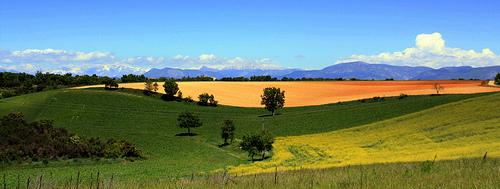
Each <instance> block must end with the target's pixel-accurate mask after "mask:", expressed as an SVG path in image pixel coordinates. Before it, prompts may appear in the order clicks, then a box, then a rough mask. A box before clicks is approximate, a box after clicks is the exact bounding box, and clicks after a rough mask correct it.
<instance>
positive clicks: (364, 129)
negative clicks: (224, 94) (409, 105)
mask: <svg viewBox="0 0 500 189" xmlns="http://www.w3.org/2000/svg"><path fill="white" fill-rule="evenodd" d="M499 101H500V94H494V95H490V96H485V97H479V98H474V99H469V100H465V101H460V102H455V103H451V104H446V105H442V106H438V107H435V108H432V109H429V110H426V111H422V112H418V113H413V114H409V115H406V116H402V117H398V118H394V119H389V120H385V121H382V122H378V123H374V124H369V125H365V126H360V127H354V128H350V129H345V130H339V131H334V132H329V133H321V134H311V135H302V136H291V137H278V138H277V139H276V142H275V144H274V149H273V157H272V158H271V159H270V160H266V161H262V162H255V163H251V164H244V165H240V166H237V167H229V168H228V172H229V173H232V174H238V175H246V174H255V173H263V172H272V171H274V170H275V169H276V167H278V168H279V169H280V170H293V169H299V168H306V169H315V168H327V167H332V166H347V165H363V164H373V163H389V162H413V161H426V160H430V161H433V160H434V159H435V160H446V159H458V158H467V157H482V156H483V155H485V154H486V153H487V156H488V157H500V113H499V112H500V106H498V102H499Z"/></svg>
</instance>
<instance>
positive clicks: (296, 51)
mask: <svg viewBox="0 0 500 189" xmlns="http://www.w3.org/2000/svg"><path fill="white" fill-rule="evenodd" d="M0 4H1V6H0V18H1V19H0V68H4V69H15V70H19V71H33V70H36V69H40V70H44V71H51V70H61V69H62V68H63V69H66V71H68V70H72V69H73V71H75V70H74V68H79V69H81V68H85V67H98V66H105V65H106V66H108V67H109V66H111V67H112V66H128V67H131V68H137V69H140V70H143V71H144V70H147V69H149V68H163V67H179V68H192V67H199V66H202V65H204V66H213V67H217V68H222V67H227V66H233V65H253V66H257V67H259V66H260V67H275V68H276V67H285V68H288V67H290V68H302V69H321V68H324V67H326V66H330V65H333V64H335V63H339V62H348V61H356V60H360V61H366V62H369V63H386V64H392V65H409V66H421V65H425V66H430V67H436V68H437V67H444V66H463V65H471V66H475V67H478V66H492V65H500V58H499V56H498V55H497V54H498V53H500V37H499V36H500V35H499V34H500V20H499V18H500V11H498V7H500V2H498V1H425V0H424V1H312V2H310V1H189V0H188V1H145V2H141V1H129V2H122V1H48V2H47V1H22V0H21V1H10V0H0ZM418 36H420V42H418V39H419V37H418ZM424 42H425V44H423V43H424ZM444 42H446V43H444ZM417 43H420V44H421V45H420V46H418V45H417ZM436 45H437V46H436ZM431 46H432V48H430V47H431ZM443 46H444V47H443ZM428 47H429V48H430V49H429V48H428ZM434 47H439V49H434ZM408 49H409V50H408ZM485 49H486V51H485ZM470 50H473V51H474V53H472V52H470ZM383 53H384V54H383ZM401 54H403V55H401ZM450 57H451V58H450ZM148 58H149V59H148ZM63 72H64V70H63Z"/></svg>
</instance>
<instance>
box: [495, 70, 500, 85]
mask: <svg viewBox="0 0 500 189" xmlns="http://www.w3.org/2000/svg"><path fill="white" fill-rule="evenodd" d="M495 84H497V85H499V84H500V73H497V75H496V76H495Z"/></svg>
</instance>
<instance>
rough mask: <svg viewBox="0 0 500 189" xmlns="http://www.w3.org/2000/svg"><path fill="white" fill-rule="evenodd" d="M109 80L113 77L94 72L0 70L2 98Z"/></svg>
mask: <svg viewBox="0 0 500 189" xmlns="http://www.w3.org/2000/svg"><path fill="white" fill-rule="evenodd" d="M111 80H113V79H111V78H109V77H106V76H105V77H99V76H97V75H96V74H94V75H92V76H89V75H81V76H80V75H76V76H73V75H72V74H71V73H67V74H65V75H60V74H53V73H48V72H47V73H42V72H40V71H39V72H37V73H36V74H35V75H31V74H27V73H11V72H0V88H1V89H2V90H1V91H2V97H3V98H6V97H10V96H16V95H21V94H28V93H33V92H40V91H43V90H51V89H58V88H62V87H73V86H83V85H98V84H105V83H109V81H111Z"/></svg>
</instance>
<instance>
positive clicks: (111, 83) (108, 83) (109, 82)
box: [102, 78, 118, 89]
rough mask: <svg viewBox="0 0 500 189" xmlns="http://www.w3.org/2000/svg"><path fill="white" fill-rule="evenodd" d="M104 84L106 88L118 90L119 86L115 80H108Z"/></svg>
mask: <svg viewBox="0 0 500 189" xmlns="http://www.w3.org/2000/svg"><path fill="white" fill-rule="evenodd" d="M102 83H103V84H104V88H106V89H110V88H111V87H115V88H118V84H117V83H116V81H115V80H113V79H111V78H108V79H106V80H104V81H103V82H102Z"/></svg>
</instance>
